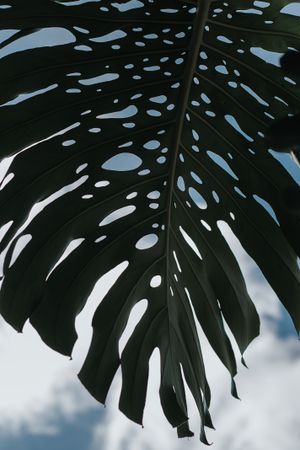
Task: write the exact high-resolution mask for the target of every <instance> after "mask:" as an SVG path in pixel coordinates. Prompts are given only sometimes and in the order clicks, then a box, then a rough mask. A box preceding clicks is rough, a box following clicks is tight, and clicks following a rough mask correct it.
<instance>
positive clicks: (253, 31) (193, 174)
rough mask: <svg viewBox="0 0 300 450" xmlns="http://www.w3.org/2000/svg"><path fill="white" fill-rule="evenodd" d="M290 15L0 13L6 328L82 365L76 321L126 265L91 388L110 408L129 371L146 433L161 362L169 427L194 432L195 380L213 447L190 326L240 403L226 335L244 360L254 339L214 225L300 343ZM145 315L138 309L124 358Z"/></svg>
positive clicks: (234, 7)
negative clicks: (275, 148) (155, 364)
mask: <svg viewBox="0 0 300 450" xmlns="http://www.w3.org/2000/svg"><path fill="white" fill-rule="evenodd" d="M256 3H257V2H256ZM289 3H290V2H289V1H278V0H273V1H272V3H270V4H268V5H266V4H264V5H260V6H255V8H254V7H253V2H252V1H251V2H250V1H247V0H243V1H236V2H228V3H223V2H220V1H215V2H210V1H207V0H203V1H201V2H199V6H198V4H197V3H196V2H193V1H189V2H187V3H184V2H182V1H179V0H162V1H159V2H158V1H150V0H149V1H146V0H145V1H143V2H142V1H140V0H138V1H127V2H124V1H122V2H118V1H116V2H114V3H112V2H108V1H105V0H103V1H101V3H100V2H98V1H86V2H80V1H78V0H72V1H64V2H63V1H51V0H44V1H43V2H40V1H38V0H28V1H27V2H20V1H13V0H8V1H7V6H9V7H7V8H6V9H3V8H2V10H1V15H0V26H1V27H2V29H4V30H16V31H13V32H10V33H14V34H12V35H11V34H10V37H8V38H7V40H6V41H5V40H4V41H3V42H2V44H1V46H2V49H1V50H0V51H1V52H4V53H0V56H2V61H1V72H0V82H1V108H0V115H1V121H0V124H1V130H0V133H1V143H2V145H1V157H2V158H3V161H4V162H3V167H8V166H9V168H8V169H7V172H6V173H7V175H6V176H5V177H4V180H3V182H2V185H1V192H0V203H1V225H2V226H3V228H2V235H3V239H2V241H1V251H2V252H3V254H4V255H5V257H4V264H3V273H4V279H3V283H2V289H1V297H0V311H1V314H2V315H3V317H4V318H5V319H6V320H7V321H8V322H9V323H10V324H11V325H12V326H13V327H15V328H16V329H17V330H19V331H20V330H22V327H23V326H24V323H25V322H26V320H27V319H28V318H29V319H30V322H31V323H32V325H33V326H34V327H35V328H36V330H37V331H38V332H39V334H40V336H41V337H42V339H43V340H44V341H45V342H46V343H47V344H48V345H49V346H50V347H52V348H53V349H55V350H57V351H59V352H61V353H62V354H65V355H70V354H71V352H72V348H73V345H74V343H75V341H76V338H77V333H76V330H75V318H76V316H77V315H78V313H79V312H80V311H81V310H82V308H83V307H84V306H85V303H86V300H87V298H88V296H89V294H90V293H91V291H92V289H93V287H94V285H95V283H96V281H97V280H98V279H99V278H100V277H101V276H102V275H104V274H106V273H108V272H109V271H110V270H111V269H113V268H114V267H118V270H119V272H120V273H119V276H118V278H117V280H116V282H115V283H114V284H113V286H112V288H111V289H110V290H109V292H108V293H107V295H106V296H105V298H104V300H103V301H102V302H101V303H100V304H99V306H98V308H97V310H96V313H95V315H94V318H93V329H94V332H93V338H92V343H91V347H90V349H89V352H88V355H87V358H86V361H85V363H84V365H83V368H82V369H81V372H80V374H79V378H80V380H81V381H82V383H83V384H84V385H85V386H86V388H87V389H88V390H89V391H90V392H91V394H92V395H93V396H94V397H95V398H97V399H98V400H99V401H100V402H102V403H104V402H105V399H106V396H107V392H108V389H109V387H110V385H111V382H112V380H113V378H114V375H115V373H116V371H117V369H118V367H119V366H121V369H122V391H121V396H120V409H121V410H122V411H123V412H124V414H126V415H127V416H128V417H129V418H130V419H132V420H134V421H135V422H137V423H142V420H143V409H144V403H145V397H146V390H147V381H148V370H149V369H148V364H149V358H150V356H151V354H152V352H153V350H154V349H155V348H157V347H158V348H159V351H160V360H161V386H160V391H159V393H160V399H161V404H162V407H163V410H164V413H165V415H166V417H167V419H168V420H169V422H170V423H171V425H172V426H174V427H178V435H179V436H180V437H183V436H191V435H192V432H191V431H190V430H189V426H188V411H187V405H186V395H185V389H186V387H185V385H186V384H187V386H188V388H189V389H190V391H191V393H192V395H193V397H194V399H195V401H196V404H197V407H198V409H199V414H200V416H201V419H202V425H201V434H200V438H201V440H202V441H203V442H206V443H207V440H206V437H205V431H204V427H205V426H208V427H212V426H213V425H212V422H211V419H210V415H209V412H208V410H209V405H210V390H209V386H208V382H207V379H206V375H205V368H204V361H203V357H202V352H201V346H200V342H199V338H198V334H197V323H196V322H199V323H200V325H201V327H202V329H203V331H204V333H205V334H206V336H207V338H208V340H209V342H210V344H211V346H212V348H213V349H214V350H215V352H216V353H217V355H218V356H219V358H220V359H221V361H222V362H223V363H224V365H225V366H226V367H227V368H228V370H229V372H230V374H231V377H232V393H233V395H235V396H237V393H236V389H235V384H234V381H233V378H234V376H235V374H236V370H237V367H236V361H235V356H234V353H233V350H232V347H231V343H230V340H229V338H228V336H227V333H226V330H225V322H226V324H227V325H228V327H229V328H230V330H231V332H232V334H233V336H234V338H235V340H236V342H237V343H238V346H239V349H240V351H241V354H243V353H244V351H245V349H246V348H247V346H248V344H249V343H250V342H251V341H252V340H253V339H254V338H255V337H256V336H257V335H258V333H259V320H258V315H257V313H256V310H255V307H254V305H253V303H252V301H251V300H250V298H249V295H248V292H247V289H246V285H245V282H244V279H243V276H242V273H241V271H240V268H239V265H238V263H237V261H236V259H235V257H234V255H233V253H232V251H231V249H230V247H229V245H228V244H227V242H226V240H225V239H224V237H223V235H222V222H226V223H228V225H229V226H230V227H231V229H232V230H233V232H234V233H235V235H236V236H237V238H238V239H239V240H240V242H241V243H242V245H243V246H244V248H245V250H246V251H247V252H248V253H249V255H250V256H251V257H252V258H253V259H254V260H255V261H256V263H257V264H258V266H259V267H260V268H261V270H262V272H263V273H264V275H265V277H266V278H267V280H268V282H269V283H270V285H271V286H272V288H273V289H274V290H275V292H276V293H277V295H278V297H279V298H280V300H281V301H282V303H283V304H284V306H285V307H286V308H287V310H288V311H289V313H290V315H291V317H292V319H293V321H294V324H295V327H296V329H297V330H298V331H299V328H300V309H299V269H298V266H297V255H299V247H300V246H299V212H297V210H295V209H292V208H288V207H287V206H286V205H285V201H284V199H283V195H282V193H283V192H286V190H287V189H292V190H295V189H296V188H297V185H296V183H295V182H294V181H293V180H292V178H291V177H290V176H289V175H288V173H287V172H286V171H285V169H284V168H283V167H282V166H281V165H280V163H279V162H277V161H276V160H275V159H274V158H273V157H272V155H271V154H270V153H269V152H268V144H267V141H266V139H265V135H266V133H267V130H268V128H269V127H270V125H271V124H272V122H273V120H278V119H281V118H282V117H284V116H286V115H287V114H289V113H295V112H297V108H298V107H299V99H300V91H299V87H298V86H297V85H295V84H294V83H295V82H294V81H293V80H292V79H290V78H289V79H287V78H286V77H285V76H284V74H283V73H282V72H281V70H280V68H278V67H276V66H275V65H273V64H270V63H268V62H266V60H265V55H270V56H272V57H273V59H274V57H275V56H276V55H277V53H278V52H279V53H282V52H285V51H286V50H287V49H288V48H297V46H299V36H300V32H299V22H298V18H295V17H292V16H289V15H286V14H283V13H281V12H280V10H281V8H282V7H283V6H285V5H288V4H289ZM50 35H51V36H52V40H51V42H50V40H49V36H50ZM58 36H61V39H63V42H60V40H59V39H58ZM37 43H38V46H37V45H36V44H37ZM269 52H271V53H269ZM272 52H275V53H272ZM274 55H275V56H274ZM11 156H13V158H11V159H6V158H8V157H11ZM265 205H267V207H266V208H265ZM272 211H273V212H274V214H275V215H276V218H277V220H278V222H279V224H280V226H278V224H277V222H276V221H275V220H274V219H273V217H272V216H271V215H270V212H272ZM141 299H147V301H148V306H147V309H146V312H145V313H144V315H143V316H142V318H141V320H140V322H139V323H138V325H137V326H136V328H135V329H134V331H133V332H132V335H131V337H130V339H129V340H128V342H127V344H126V346H125V349H124V351H123V352H122V354H121V355H119V351H118V342H119V339H120V337H121V336H122V333H123V331H124V329H125V326H126V324H127V321H128V317H129V314H130V312H131V310H132V308H133V306H134V305H135V304H136V303H137V302H139V301H140V300H141Z"/></svg>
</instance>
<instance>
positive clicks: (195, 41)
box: [165, 0, 211, 367]
mask: <svg viewBox="0 0 300 450" xmlns="http://www.w3.org/2000/svg"><path fill="white" fill-rule="evenodd" d="M210 5H211V0H203V3H201V5H199V4H198V5H197V13H196V17H195V19H194V26H193V32H192V37H191V42H190V46H189V47H190V50H189V51H188V56H187V60H186V67H185V72H184V76H183V80H184V81H183V85H182V88H181V95H180V98H179V101H178V106H177V110H178V116H177V121H176V123H175V130H176V132H175V136H174V140H173V142H172V143H171V146H170V147H171V148H170V152H171V154H172V160H171V162H170V169H169V180H170V181H169V186H168V194H167V221H166V247H165V252H166V271H165V276H166V304H167V314H168V320H167V324H168V334H169V342H170V357H171V365H172V366H173V367H174V366H175V365H176V362H175V361H174V359H173V348H174V345H173V344H172V341H173V339H172V333H171V331H170V326H171V318H170V306H169V302H170V286H171V283H170V279H169V267H170V259H169V258H170V235H171V216H172V209H173V208H172V201H173V194H174V192H175V189H174V188H175V174H176V168H177V160H178V154H179V149H180V141H181V135H182V129H183V124H184V117H185V113H186V109H187V105H188V100H189V97H190V91H191V84H192V80H193V76H194V73H195V67H196V63H197V60H198V57H199V50H200V46H201V44H202V42H203V34H204V30H205V25H206V22H207V18H208V14H209V9H210Z"/></svg>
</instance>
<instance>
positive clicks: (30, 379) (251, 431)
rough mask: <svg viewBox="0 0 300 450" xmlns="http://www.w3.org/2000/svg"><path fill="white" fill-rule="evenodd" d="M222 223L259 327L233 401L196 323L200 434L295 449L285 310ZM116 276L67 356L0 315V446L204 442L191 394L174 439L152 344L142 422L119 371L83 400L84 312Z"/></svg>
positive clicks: (230, 443) (181, 446)
mask: <svg viewBox="0 0 300 450" xmlns="http://www.w3.org/2000/svg"><path fill="white" fill-rule="evenodd" d="M295 11H296V10H295V9H293V12H294V13H295ZM298 12H299V5H298ZM40 33H44V32H43V31H40ZM1 36H2V37H4V34H3V33H2V34H1V32H0V41H1ZM62 38H64V39H65V40H66V41H67V40H68V39H71V38H70V36H69V35H67V34H65V35H64V36H62V35H61V36H60V39H62ZM43 39H45V41H48V40H49V39H57V33H54V34H53V36H50V35H49V34H43V35H42V34H40V35H39V42H40V43H41V42H44V41H43ZM35 42H36V41H35ZM53 42H54V41H53ZM23 44H24V42H23ZM26 45H29V44H28V41H27V44H26ZM18 48H20V43H19V47H17V49H18ZM8 51H16V47H13V48H10V49H2V50H1V51H0V58H3V57H5V55H6V54H7V53H8ZM274 156H276V157H277V158H279V159H280V160H281V162H282V163H283V164H284V165H285V167H287V169H288V170H289V171H290V172H291V173H292V175H293V176H294V177H295V178H296V180H297V181H298V182H300V174H299V172H300V169H299V168H297V167H296V165H295V163H294V162H293V161H292V160H291V158H290V157H289V155H274ZM222 230H223V233H224V236H226V238H227V239H228V242H230V245H231V248H232V249H233V251H234V253H235V255H236V256H237V258H238V260H239V262H240V265H241V268H242V271H243V274H244V276H245V279H246V281H247V283H248V290H249V293H250V295H251V297H252V299H253V301H254V303H255V305H256V307H257V309H258V312H259V313H260V317H261V334H260V336H259V337H258V338H256V339H255V341H254V342H253V343H252V344H251V346H250V347H249V349H248V350H247V352H246V354H245V359H246V362H247V365H248V367H249V368H248V369H246V368H245V367H244V366H242V365H241V364H239V373H238V375H237V377H236V382H237V387H238V393H239V396H240V398H241V401H239V400H236V399H234V398H232V397H231V395H230V377H229V374H228V373H227V371H226V369H225V368H224V367H223V366H222V365H221V363H220V362H219V360H218V359H217V357H216V356H215V355H214V354H213V352H212V351H211V349H210V347H209V345H208V343H207V341H206V338H205V336H204V335H203V333H202V332H201V330H200V329H199V334H200V339H201V343H202V346H203V352H204V358H205V361H206V367H207V376H208V380H209V383H210V386H211V390H212V395H213V397H212V406H211V414H212V417H213V419H214V425H215V427H216V431H211V430H209V431H208V433H207V434H208V440H209V441H210V442H214V445H213V449H214V450H228V449H230V450H240V449H241V448H242V449H243V450H266V449H269V448H270V449H272V450H282V449H284V450H297V449H298V448H299V443H300V407H299V398H300V387H299V374H300V345H299V340H298V338H297V335H296V333H295V330H294V328H293V325H292V323H291V320H290V318H289V316H288V315H287V313H286V312H285V310H284V309H283V308H282V306H281V305H280V303H279V301H278V300H277V299H276V295H275V294H274V292H273V291H272V290H271V288H270V287H269V286H268V285H267V283H266V281H265V280H264V277H263V276H262V274H261V272H260V271H259V270H258V268H257V267H256V266H255V264H254V262H253V261H252V260H251V258H250V257H249V256H248V255H247V254H246V253H245V251H244V250H243V249H242V247H241V246H240V244H239V242H238V240H237V239H236V238H235V236H234V235H233V234H232V232H231V231H230V229H228V227H227V226H226V225H223V228H222ZM117 275H118V274H117V272H116V271H111V272H110V273H108V274H107V275H105V276H104V277H102V279H100V280H99V281H98V282H97V284H96V286H95V288H94V290H93V293H92V294H91V296H90V298H89V302H88V305H87V306H86V308H85V309H84V310H83V311H82V312H81V314H80V315H79V317H78V319H77V322H76V328H77V331H78V334H79V336H80V338H79V340H78V342H77V343H76V345H75V348H74V351H73V355H72V356H73V359H72V360H70V359H69V358H66V357H64V356H61V355H59V354H58V353H55V352H54V351H52V350H51V349H49V348H48V347H46V346H45V345H44V344H43V343H42V341H41V340H40V338H39V336H38V334H37V333H36V332H35V330H34V329H33V328H32V327H31V326H30V325H29V324H26V326H25V328H24V332H23V333H22V334H17V333H16V332H15V331H14V330H13V329H12V328H11V327H10V326H9V325H7V324H6V323H5V322H4V321H3V320H2V319H1V318H0V361H1V370H0V450H42V449H43V450H50V449H51V450H53V449H55V450H69V449H70V450H71V449H72V450H79V449H80V450H83V449H84V450H96V449H97V450H129V449H130V450H154V449H157V448H159V449H161V450H167V449H169V448H172V450H173V449H174V450H186V449H189V450H196V449H201V448H203V449H204V448H205V447H204V445H202V444H201V443H200V442H199V440H198V436H197V430H199V422H198V420H199V419H198V414H197V411H196V408H195V405H194V404H193V400H192V398H191V396H188V403H189V405H190V410H191V415H190V417H191V427H192V429H193V430H194V431H195V432H196V435H195V438H193V439H183V440H178V439H177V435H176V430H174V429H172V428H171V427H170V425H169V424H168V423H167V421H166V419H165V418H164V416H163V413H162V410H161V407H160V403H159V398H158V394H157V391H158V385H159V378H158V372H159V371H158V368H159V357H158V353H157V351H155V352H154V354H153V355H152V357H151V361H150V377H149V378H150V381H149V390H148V394H147V403H146V409H145V419H144V428H143V429H142V428H141V427H140V426H138V425H136V424H134V423H132V422H130V421H129V420H128V419H127V418H126V417H124V415H122V413H121V412H119V411H118V407H117V405H118V396H119V392H120V373H119V372H118V374H117V376H116V378H115V380H114V383H113V385H112V387H111V389H110V392H109V396H108V400H107V406H106V407H105V408H104V407H103V406H102V405H100V404H98V403H97V402H96V401H95V400H94V399H93V398H91V396H90V395H89V394H88V393H87V391H86V390H85V389H84V388H83V386H82V385H81V384H80V382H79V380H78V379H77V378H76V374H77V373H78V371H79V369H80V367H81V365H82V363H83V360H84V356H85V354H86V352H87V349H88V346H89V342H90V338H91V333H92V330H91V326H90V324H91V318H92V316H93V312H94V311H95V309H96V307H97V305H98V303H99V301H100V300H101V298H103V296H104V295H105V292H107V290H108V289H109V287H110V286H111V285H112V283H113V282H114V279H115V278H116V276H117ZM144 306H145V305H144V304H143V303H140V304H138V305H137V306H136V307H135V311H134V313H133V315H132V316H131V321H130V325H129V328H128V329H127V334H129V333H130V328H131V329H132V327H134V324H135V323H136V322H137V320H138V317H140V316H141V314H142V313H143V310H144V309H143V308H144ZM123 344H124V343H123Z"/></svg>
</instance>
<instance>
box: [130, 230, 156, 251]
mask: <svg viewBox="0 0 300 450" xmlns="http://www.w3.org/2000/svg"><path fill="white" fill-rule="evenodd" d="M157 242H158V236H157V235H156V234H154V233H150V234H146V235H145V236H143V237H142V238H141V239H139V240H138V241H137V243H136V244H135V246H136V248H137V249H138V250H147V249H148V248H151V247H154V245H155V244H157Z"/></svg>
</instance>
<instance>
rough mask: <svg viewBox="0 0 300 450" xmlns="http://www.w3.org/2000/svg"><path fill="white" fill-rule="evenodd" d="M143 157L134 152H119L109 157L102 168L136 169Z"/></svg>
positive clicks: (115, 169)
mask: <svg viewBox="0 0 300 450" xmlns="http://www.w3.org/2000/svg"><path fill="white" fill-rule="evenodd" d="M142 162H143V161H142V160H141V158H139V157H138V156H136V155H134V154H133V153H127V152H124V153H119V154H118V155H116V156H113V157H112V158H109V159H108V160H107V161H105V163H104V164H102V169H105V170H114V171H116V172H127V171H129V170H135V169H137V168H138V167H140V165H141V164H142Z"/></svg>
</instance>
